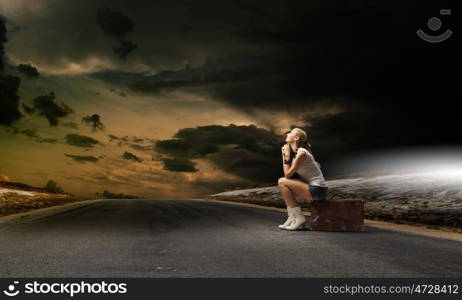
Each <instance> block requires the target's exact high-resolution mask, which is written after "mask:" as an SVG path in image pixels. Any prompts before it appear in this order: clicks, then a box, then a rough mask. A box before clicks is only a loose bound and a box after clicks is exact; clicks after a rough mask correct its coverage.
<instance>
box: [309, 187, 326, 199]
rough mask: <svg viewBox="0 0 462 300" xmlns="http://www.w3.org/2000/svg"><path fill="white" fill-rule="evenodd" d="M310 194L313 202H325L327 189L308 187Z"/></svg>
mask: <svg viewBox="0 0 462 300" xmlns="http://www.w3.org/2000/svg"><path fill="white" fill-rule="evenodd" d="M310 193H311V196H313V200H326V196H327V187H323V186H318V185H310Z"/></svg>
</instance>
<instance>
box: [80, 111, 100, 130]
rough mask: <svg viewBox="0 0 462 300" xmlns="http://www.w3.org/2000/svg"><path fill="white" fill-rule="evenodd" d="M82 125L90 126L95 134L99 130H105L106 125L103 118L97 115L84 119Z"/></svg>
mask: <svg viewBox="0 0 462 300" xmlns="http://www.w3.org/2000/svg"><path fill="white" fill-rule="evenodd" d="M82 123H84V124H85V125H87V126H90V127H91V129H92V131H93V132H95V131H97V130H98V129H99V130H103V129H104V124H103V123H102V122H101V117H100V116H99V115H97V114H93V115H91V116H85V117H83V118H82Z"/></svg>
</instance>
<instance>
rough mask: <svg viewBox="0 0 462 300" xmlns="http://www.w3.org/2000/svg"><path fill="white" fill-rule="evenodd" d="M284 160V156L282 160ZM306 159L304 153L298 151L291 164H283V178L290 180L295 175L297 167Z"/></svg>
mask: <svg viewBox="0 0 462 300" xmlns="http://www.w3.org/2000/svg"><path fill="white" fill-rule="evenodd" d="M282 159H283V160H284V156H283V158H282ZM305 159H306V153H305V152H304V151H299V152H298V153H297V156H295V158H294V160H293V161H292V164H291V165H289V164H284V161H283V162H282V163H283V169H284V177H285V178H290V177H292V176H293V175H294V174H295V171H297V169H298V167H299V166H300V165H301V164H302V162H303V161H304V160H305Z"/></svg>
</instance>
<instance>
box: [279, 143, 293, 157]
mask: <svg viewBox="0 0 462 300" xmlns="http://www.w3.org/2000/svg"><path fill="white" fill-rule="evenodd" d="M281 150H282V155H283V158H284V159H286V160H288V159H289V158H290V151H291V150H290V146H289V144H285V145H284V146H282V148H281Z"/></svg>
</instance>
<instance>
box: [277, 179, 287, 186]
mask: <svg viewBox="0 0 462 300" xmlns="http://www.w3.org/2000/svg"><path fill="white" fill-rule="evenodd" d="M286 179H287V178H285V177H281V178H279V179H278V185H284V184H285V183H286Z"/></svg>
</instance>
